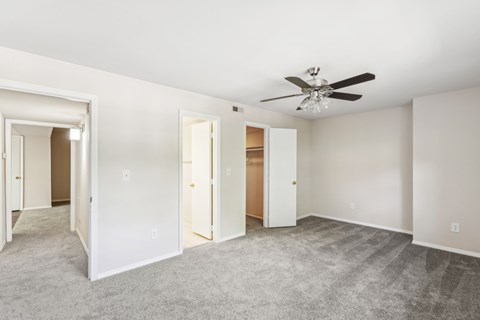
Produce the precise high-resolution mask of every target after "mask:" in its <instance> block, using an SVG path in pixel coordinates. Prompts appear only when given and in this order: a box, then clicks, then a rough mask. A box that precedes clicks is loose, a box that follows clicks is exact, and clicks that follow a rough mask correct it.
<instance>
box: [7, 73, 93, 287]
mask: <svg viewBox="0 0 480 320" xmlns="http://www.w3.org/2000/svg"><path fill="white" fill-rule="evenodd" d="M0 89H4V90H12V91H19V92H26V93H32V94H39V95H45V96H50V97H57V98H64V99H69V100H75V101H83V102H86V103H88V104H89V111H90V196H91V197H92V201H91V203H90V219H89V220H90V221H89V222H90V223H89V232H88V236H89V244H90V248H89V249H90V255H89V256H88V277H89V279H90V280H92V281H94V280H96V279H97V278H98V277H97V263H98V262H97V261H98V260H97V254H98V253H97V237H98V234H97V231H98V230H97V229H98V110H97V108H98V99H97V97H96V96H94V95H90V94H85V93H79V92H74V91H69V90H63V89H57V88H51V87H44V86H38V85H35V84H30V83H23V82H17V81H12V80H6V79H0Z"/></svg>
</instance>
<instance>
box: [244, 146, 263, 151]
mask: <svg viewBox="0 0 480 320" xmlns="http://www.w3.org/2000/svg"><path fill="white" fill-rule="evenodd" d="M248 151H263V147H251V148H247V152H248Z"/></svg>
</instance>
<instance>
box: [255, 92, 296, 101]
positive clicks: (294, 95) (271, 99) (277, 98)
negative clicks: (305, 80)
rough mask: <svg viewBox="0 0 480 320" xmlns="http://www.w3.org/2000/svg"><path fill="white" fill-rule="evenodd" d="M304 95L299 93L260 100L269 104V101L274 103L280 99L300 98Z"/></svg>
mask: <svg viewBox="0 0 480 320" xmlns="http://www.w3.org/2000/svg"><path fill="white" fill-rule="evenodd" d="M303 95H304V94H303V93H297V94H291V95H289V96H283V97H276V98H270V99H264V100H260V102H267V101H273V100H279V99H285V98H291V97H299V96H303Z"/></svg>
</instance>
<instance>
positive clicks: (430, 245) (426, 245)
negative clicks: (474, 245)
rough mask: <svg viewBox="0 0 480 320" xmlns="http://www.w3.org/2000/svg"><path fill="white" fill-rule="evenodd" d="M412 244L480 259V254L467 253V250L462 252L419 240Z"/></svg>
mask: <svg viewBox="0 0 480 320" xmlns="http://www.w3.org/2000/svg"><path fill="white" fill-rule="evenodd" d="M412 244H416V245H418V246H422V247H429V248H432V249H438V250H443V251H448V252H453V253H458V254H463V255H466V256H471V257H475V258H480V252H474V251H467V250H462V249H455V248H451V247H446V246H441V245H438V244H433V243H428V242H423V241H418V240H413V241H412Z"/></svg>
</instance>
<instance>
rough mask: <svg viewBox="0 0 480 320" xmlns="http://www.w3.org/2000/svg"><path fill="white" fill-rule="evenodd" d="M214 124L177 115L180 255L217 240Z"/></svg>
mask: <svg viewBox="0 0 480 320" xmlns="http://www.w3.org/2000/svg"><path fill="white" fill-rule="evenodd" d="M218 121H219V119H218V118H216V117H213V116H207V115H199V114H191V113H187V112H183V113H181V115H180V129H181V132H180V133H181V134H180V151H181V152H180V153H181V156H180V159H181V163H180V176H181V179H180V181H182V186H181V190H180V194H181V197H180V199H181V202H180V206H179V207H180V208H181V214H180V227H181V230H180V232H179V234H180V240H179V246H180V252H182V251H183V249H188V248H192V247H196V246H199V245H203V244H207V243H210V242H211V241H215V240H216V239H217V234H218V230H216V229H217V228H216V226H218V223H217V220H218V219H217V216H218V215H217V208H218V200H219V197H218V192H219V188H218V157H219V152H218V128H219V125H218Z"/></svg>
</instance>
